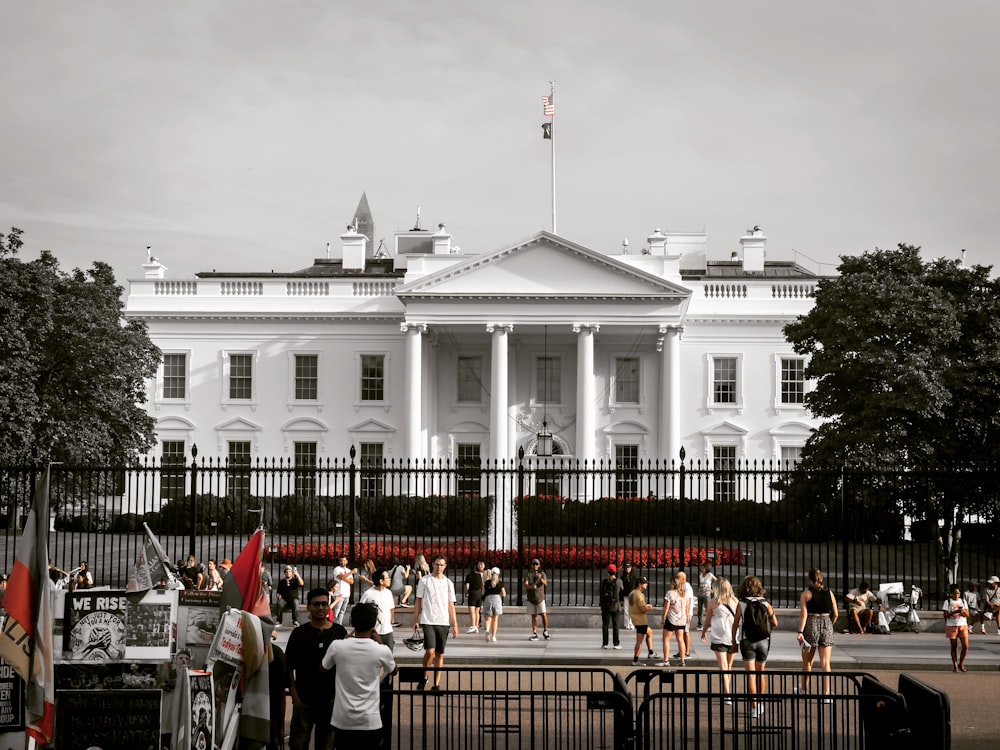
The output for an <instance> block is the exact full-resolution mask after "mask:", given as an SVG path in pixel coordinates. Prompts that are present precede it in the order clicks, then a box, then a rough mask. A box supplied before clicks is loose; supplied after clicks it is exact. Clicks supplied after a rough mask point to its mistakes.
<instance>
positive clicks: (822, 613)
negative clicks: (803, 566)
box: [795, 568, 871, 701]
mask: <svg viewBox="0 0 1000 750" xmlns="http://www.w3.org/2000/svg"><path fill="white" fill-rule="evenodd" d="M858 588H862V587H860V586H859V587H858ZM855 591H857V589H855ZM859 596H860V595H859ZM869 611H871V610H869ZM839 616H840V613H839V612H838V611H837V600H836V599H835V598H834V596H833V592H832V591H830V589H828V588H827V587H826V584H825V583H824V578H823V571H821V570H820V569H819V568H812V569H811V570H810V571H809V587H808V588H807V589H806V590H805V591H803V592H802V594H801V596H799V632H798V633H797V634H796V640H797V641H798V643H799V648H801V649H802V681H801V683H800V684H799V687H797V688H795V692H796V693H805V692H807V691H808V689H809V683H808V677H807V675H808V674H809V673H810V672H812V668H813V661H814V659H815V657H816V655H817V654H819V666H820V669H821V670H822V671H823V672H826V673H829V672H830V671H831V669H832V667H831V662H832V659H833V623H835V622H836V621H837V617H839ZM868 619H869V620H870V619H871V618H870V617H869V618H868ZM862 632H863V631H862ZM829 694H830V678H829V677H824V678H823V695H829ZM829 700H830V699H829V698H825V699H824V701H829Z"/></svg>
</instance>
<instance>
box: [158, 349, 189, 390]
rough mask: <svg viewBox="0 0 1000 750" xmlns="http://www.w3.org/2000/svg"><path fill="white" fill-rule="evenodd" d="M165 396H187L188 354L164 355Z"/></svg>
mask: <svg viewBox="0 0 1000 750" xmlns="http://www.w3.org/2000/svg"><path fill="white" fill-rule="evenodd" d="M163 398H187V355H186V354H164V355H163Z"/></svg>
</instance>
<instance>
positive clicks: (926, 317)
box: [785, 245, 1000, 579]
mask: <svg viewBox="0 0 1000 750" xmlns="http://www.w3.org/2000/svg"><path fill="white" fill-rule="evenodd" d="M839 270H840V276H839V277H836V278H832V279H824V280H822V281H821V282H820V284H819V286H818V289H817V292H816V304H815V306H814V307H813V309H812V310H811V311H810V312H809V313H808V314H807V315H805V316H803V317H801V318H799V320H797V321H796V322H794V323H790V324H789V325H787V326H786V327H785V335H786V337H787V338H788V341H789V342H790V343H791V344H792V346H793V348H794V349H795V351H796V352H797V353H799V354H803V355H807V356H808V357H809V362H808V365H807V368H806V377H807V378H809V379H811V380H813V381H814V382H815V388H814V389H813V390H812V392H810V393H809V394H807V396H806V405H807V406H808V407H809V408H810V410H811V411H812V412H813V413H814V414H815V415H816V416H819V417H822V418H824V419H825V420H826V421H825V422H824V423H823V425H822V426H821V427H819V428H818V429H817V430H816V432H815V433H814V434H813V435H812V436H811V437H810V439H809V441H808V442H807V444H806V446H805V448H804V450H803V468H804V470H809V469H819V468H821V467H830V466H840V465H846V466H848V467H850V466H857V465H858V464H868V465H881V466H890V467H892V468H893V469H895V470H896V471H898V472H902V473H907V472H908V473H909V481H907V482H899V481H897V480H892V482H893V487H892V488H887V487H883V488H882V489H880V490H879V491H880V492H887V493H893V494H894V496H895V498H896V502H897V507H898V508H900V509H901V510H902V511H903V512H905V513H908V514H912V515H913V516H914V517H917V518H923V519H926V521H928V522H929V523H930V524H931V525H933V526H934V527H936V528H939V529H940V534H939V542H940V547H939V552H940V555H941V560H940V561H941V564H942V566H943V567H942V573H943V574H944V573H947V577H948V578H952V579H953V578H954V577H955V575H956V574H957V561H958V543H959V540H960V538H961V529H962V525H963V523H964V522H965V521H966V520H967V519H968V518H969V515H970V514H979V515H985V516H991V515H994V514H995V513H996V506H997V501H996V493H995V491H994V490H995V488H992V489H991V488H990V487H987V486H985V485H984V484H983V482H982V481H980V480H979V479H978V478H979V477H989V478H990V480H989V481H992V479H991V478H992V477H993V476H994V474H993V472H992V471H989V470H987V471H986V473H985V474H983V473H982V469H983V467H988V466H993V465H995V462H996V460H997V458H998V457H1000V440H998V437H1000V430H998V428H1000V283H998V281H997V280H996V279H991V278H990V272H991V269H990V268H989V267H985V266H973V267H965V266H963V265H962V264H961V263H960V262H958V261H953V260H944V259H937V260H933V261H929V262H925V261H923V260H922V259H921V258H920V255H919V248H917V247H913V246H910V245H899V247H898V249H896V250H875V251H873V252H869V253H865V254H863V255H860V256H856V257H843V258H842V262H841V265H840V269H839ZM942 468H948V469H949V470H950V473H949V474H948V475H947V476H950V477H951V479H950V480H948V481H945V482H941V481H938V480H937V479H936V477H937V474H935V473H922V472H933V471H934V470H936V469H942ZM914 472H915V473H914ZM955 472H958V473H957V474H956V473H955ZM887 476H888V475H887ZM897 476H901V474H900V475H897ZM918 476H922V477H923V479H920V480H918V481H914V480H916V479H917V477H918ZM956 477H961V481H958V480H957V479H956ZM888 481H890V480H888V479H887V480H886V482H888ZM876 489H877V488H876Z"/></svg>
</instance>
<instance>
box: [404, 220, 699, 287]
mask: <svg viewBox="0 0 1000 750" xmlns="http://www.w3.org/2000/svg"><path fill="white" fill-rule="evenodd" d="M690 294H691V291H690V290H689V289H685V288H684V287H682V286H680V285H678V284H673V283H671V282H669V281H666V280H664V279H661V278H659V277H658V276H654V275H652V274H649V273H646V272H644V271H640V270H638V269H635V268H632V267H631V266H629V265H627V264H625V263H622V262H621V261H618V260H616V259H615V258H612V257H611V256H608V255H605V254H604V253H599V252H597V251H595V250H591V249H589V248H586V247H583V246H582V245H577V244H575V243H572V242H570V241H568V240H566V239H564V238H562V237H558V236H556V235H554V234H550V233H549V232H538V233H537V234H535V235H533V236H532V237H530V238H528V239H526V240H523V241H521V242H518V243H515V244H513V245H510V246H508V247H505V248H501V249H500V250H496V251H494V252H491V253H487V254H485V255H480V256H476V257H474V258H470V259H469V260H467V261H465V262H463V263H459V264H457V265H455V266H450V267H448V268H446V269H443V270H441V271H438V272H436V273H432V274H429V275H427V276H425V277H423V278H420V279H417V280H416V281H413V282H410V283H408V284H405V285H404V286H401V287H398V288H397V289H396V296H397V297H398V298H399V299H402V300H403V301H406V300H407V299H449V298H450V299H468V298H476V299H490V298H493V299H543V298H544V299H618V300H660V301H663V300H667V299H685V298H687V297H688V296H689V295H690Z"/></svg>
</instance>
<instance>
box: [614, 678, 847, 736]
mask: <svg viewBox="0 0 1000 750" xmlns="http://www.w3.org/2000/svg"><path fill="white" fill-rule="evenodd" d="M759 675H762V676H763V678H764V680H765V681H766V682H765V683H764V684H763V685H761V684H759V683H756V684H755V691H756V692H751V689H750V688H751V680H757V679H758V676H759ZM861 676H862V673H844V672H836V673H831V674H828V675H827V674H822V673H818V672H814V673H812V674H810V675H808V676H804V675H803V673H802V672H799V671H779V670H775V671H767V672H763V673H757V672H746V671H733V672H730V673H729V677H730V691H729V692H726V691H725V690H724V687H723V677H724V675H723V673H722V672H720V671H718V670H694V669H691V670H687V669H685V670H677V671H675V670H669V669H665V670H637V671H636V672H633V673H632V674H630V675H629V676H628V678H627V680H626V682H627V684H629V685H632V686H634V689H633V691H632V692H633V694H634V696H635V700H636V728H635V731H636V744H635V746H636V748H641V749H642V750H655V749H658V748H675V747H698V748H748V747H751V748H785V747H790V748H806V749H811V748H837V749H838V750H840V749H841V748H843V749H844V750H849V749H851V748H863V747H864V732H863V730H862V722H861V711H860V677H861ZM803 678H804V679H805V687H804V689H803V687H802V681H803Z"/></svg>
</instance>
